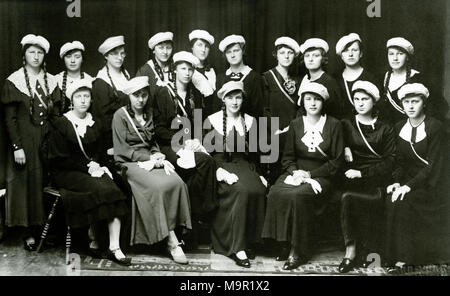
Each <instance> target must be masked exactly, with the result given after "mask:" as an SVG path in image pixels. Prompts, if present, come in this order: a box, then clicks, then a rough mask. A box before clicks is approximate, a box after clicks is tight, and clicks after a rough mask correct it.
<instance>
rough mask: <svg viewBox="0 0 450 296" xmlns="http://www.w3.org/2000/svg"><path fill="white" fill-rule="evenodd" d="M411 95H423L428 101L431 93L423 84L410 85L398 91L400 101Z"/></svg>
mask: <svg viewBox="0 0 450 296" xmlns="http://www.w3.org/2000/svg"><path fill="white" fill-rule="evenodd" d="M409 95H422V96H424V97H425V99H427V98H428V97H429V96H430V92H429V91H428V88H426V87H425V86H424V85H423V84H422V83H408V84H405V85H403V86H402V87H401V88H400V89H399V90H398V98H399V99H400V100H403V99H404V98H405V97H407V96H409Z"/></svg>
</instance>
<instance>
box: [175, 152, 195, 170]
mask: <svg viewBox="0 0 450 296" xmlns="http://www.w3.org/2000/svg"><path fill="white" fill-rule="evenodd" d="M177 154H178V155H179V156H180V158H178V159H177V164H178V166H179V167H182V168H183V169H190V168H194V167H195V154H194V151H192V150H190V149H184V148H183V149H180V150H178V152H177Z"/></svg>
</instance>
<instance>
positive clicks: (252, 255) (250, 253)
mask: <svg viewBox="0 0 450 296" xmlns="http://www.w3.org/2000/svg"><path fill="white" fill-rule="evenodd" d="M245 254H247V258H248V259H250V260H254V259H255V258H256V254H255V251H254V250H253V249H246V250H245Z"/></svg>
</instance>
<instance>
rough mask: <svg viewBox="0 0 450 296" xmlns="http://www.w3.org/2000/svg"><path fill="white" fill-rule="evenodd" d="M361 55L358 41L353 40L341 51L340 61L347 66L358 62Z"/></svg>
mask: <svg viewBox="0 0 450 296" xmlns="http://www.w3.org/2000/svg"><path fill="white" fill-rule="evenodd" d="M361 57H362V52H361V49H360V48H359V42H358V41H355V42H353V43H352V44H351V45H350V46H348V47H347V48H346V49H345V50H343V51H342V54H341V58H342V61H343V62H344V63H345V64H346V65H347V66H355V65H357V64H359V60H360V59H361Z"/></svg>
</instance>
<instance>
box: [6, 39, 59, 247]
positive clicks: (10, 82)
mask: <svg viewBox="0 0 450 296" xmlns="http://www.w3.org/2000/svg"><path fill="white" fill-rule="evenodd" d="M20 43H21V45H22V57H23V67H21V68H20V69H19V70H17V71H15V72H14V73H12V74H11V75H10V76H9V77H8V78H7V79H6V81H5V85H4V88H3V94H2V97H1V102H2V103H3V106H4V111H5V122H6V130H7V134H8V140H9V142H8V143H9V144H8V147H7V148H8V151H7V153H8V157H7V160H6V189H7V190H6V192H7V194H6V219H5V224H6V225H7V226H25V227H27V234H26V237H25V238H24V248H25V249H26V250H28V251H33V250H35V249H36V247H37V245H36V241H35V237H36V236H37V235H38V231H39V229H38V226H40V225H42V224H43V221H44V209H43V204H42V189H43V185H44V184H43V183H44V182H45V181H44V180H45V176H46V172H45V170H44V168H43V166H44V162H46V159H47V150H46V135H47V132H48V120H47V118H48V115H49V113H50V110H51V109H52V107H53V102H52V100H51V99H50V98H51V95H52V93H53V91H54V89H55V87H56V81H55V79H54V76H52V75H50V74H48V73H47V71H46V68H45V57H46V55H47V54H48V51H49V49H50V44H49V42H48V41H47V39H45V38H44V37H42V36H36V35H33V34H28V35H26V36H25V37H23V38H22V40H21V42H20Z"/></svg>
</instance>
